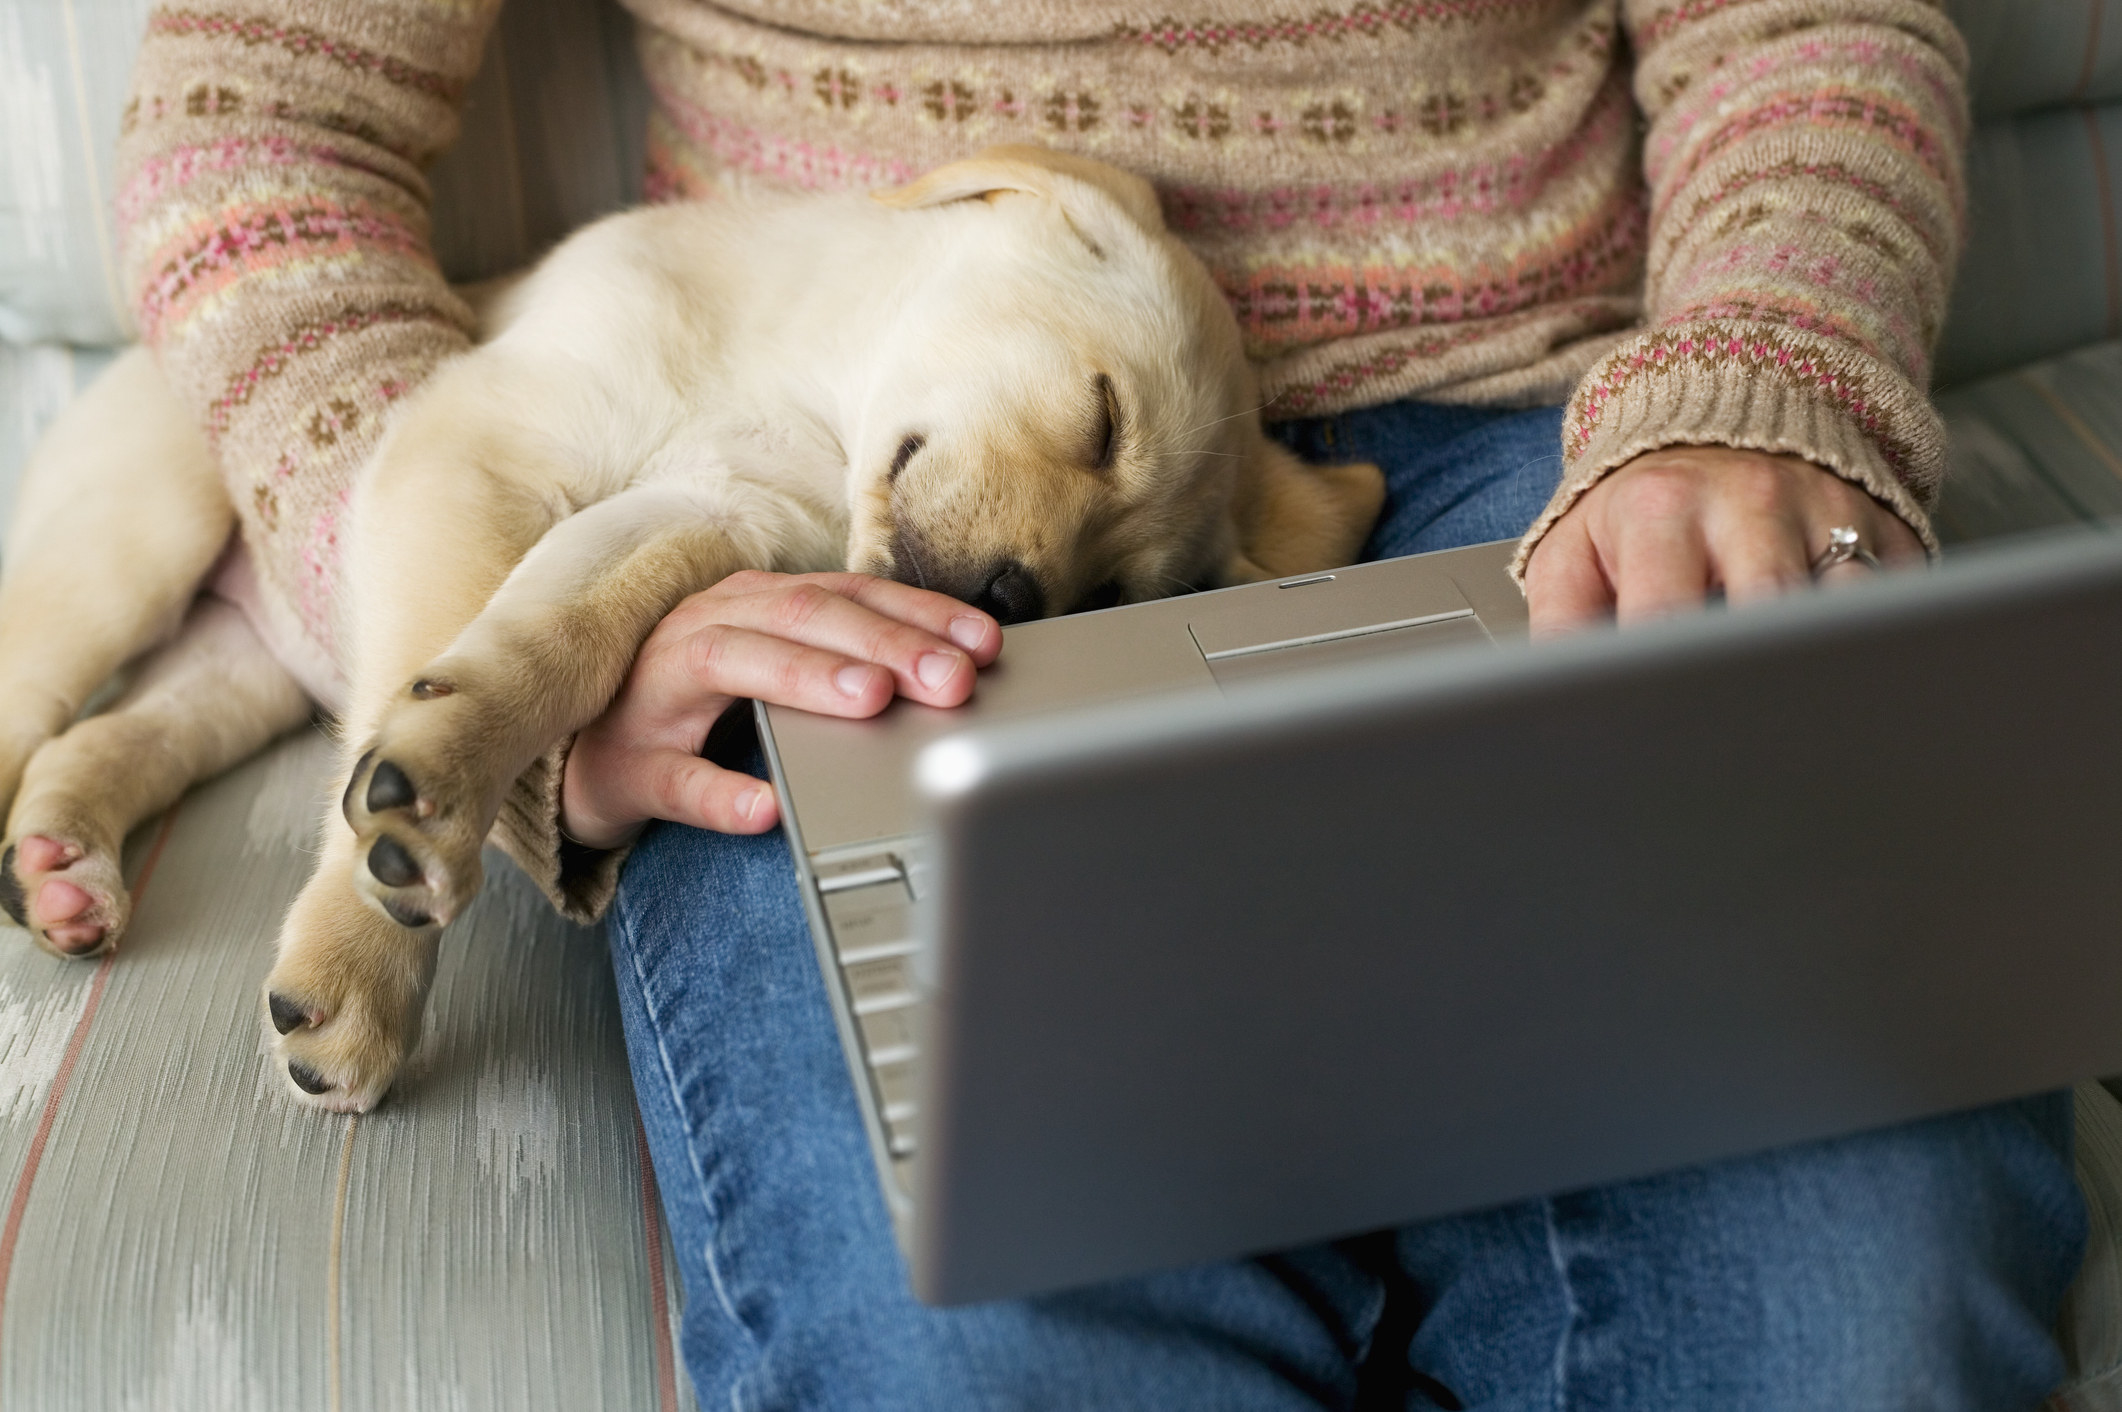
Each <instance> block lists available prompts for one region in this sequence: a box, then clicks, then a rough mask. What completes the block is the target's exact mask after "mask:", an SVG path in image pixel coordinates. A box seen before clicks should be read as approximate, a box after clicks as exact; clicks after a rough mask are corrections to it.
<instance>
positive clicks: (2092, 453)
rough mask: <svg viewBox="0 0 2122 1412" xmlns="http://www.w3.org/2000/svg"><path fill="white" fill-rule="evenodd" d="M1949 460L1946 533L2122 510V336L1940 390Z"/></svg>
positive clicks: (1941, 522)
mask: <svg viewBox="0 0 2122 1412" xmlns="http://www.w3.org/2000/svg"><path fill="white" fill-rule="evenodd" d="M1938 410H1939V411H1940V412H1941V413H1943V414H1944V417H1945V429H1946V436H1947V441H1948V456H1949V458H1950V468H1949V470H1948V472H1947V474H1946V477H1945V489H1944V492H1943V494H1942V496H1941V497H1940V499H1939V503H1938V510H1937V515H1936V522H1937V526H1938V533H1939V534H1940V535H1941V536H1942V537H1943V538H1945V539H1946V540H1948V541H1953V540H1958V541H1966V540H1973V539H1989V538H1994V537H1996V536H1998V535H2007V534H2019V533H2024V532H2026V531H2030V530H2040V529H2048V528H2052V527H2055V526H2060V525H2067V524H2079V523H2087V522H2091V521H2094V520H2101V519H2113V518H2116V517H2118V516H2122V342H2114V343H2100V344H2095V345H2093V346H2091V347H2088V348H2081V349H2079V350H2077V351H2076V352H2074V353H2068V354H2065V355H2064V356H2062V357H2060V358H2050V359H2046V360H2044V361H2042V362H2039V363H2032V364H2029V365H2028V366H2026V367H2023V368H2017V369H2014V370H2013V371H2011V372H2008V373H2002V374H1999V375H1997V376H1995V377H1990V378H1985V379H1983V380H1981V381H1980V382H1975V383H1970V384H1968V385H1967V386H1965V387H1961V388H1957V389H1955V390H1953V391H1951V392H1948V393H1945V394H1944V395H1942V396H1941V397H1939V398H1938Z"/></svg>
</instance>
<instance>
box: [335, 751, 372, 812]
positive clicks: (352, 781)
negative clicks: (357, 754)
mask: <svg viewBox="0 0 2122 1412" xmlns="http://www.w3.org/2000/svg"><path fill="white" fill-rule="evenodd" d="M375 758H376V752H375V751H373V750H370V751H365V752H363V754H362V756H361V758H360V759H358V760H356V761H354V772H353V773H352V774H351V775H348V776H347V778H346V793H345V794H343V795H341V796H339V812H340V813H342V814H344V815H345V816H346V821H347V822H348V823H350V824H352V823H353V822H354V791H355V790H356V789H358V788H360V786H361V776H362V775H363V774H365V773H367V771H368V762H369V761H371V760H373V759H375ZM354 826H355V827H356V828H359V827H360V825H358V824H355V825H354Z"/></svg>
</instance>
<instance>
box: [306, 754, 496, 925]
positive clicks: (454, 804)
mask: <svg viewBox="0 0 2122 1412" xmlns="http://www.w3.org/2000/svg"><path fill="white" fill-rule="evenodd" d="M419 724H425V723H424V722H422V723H419ZM422 734H428V733H427V732H420V731H391V730H389V729H388V726H386V730H385V732H384V733H383V734H382V735H380V736H379V737H378V738H377V740H376V742H375V744H373V745H371V746H370V747H369V749H368V750H367V751H366V752H364V753H363V755H362V756H361V759H360V761H359V762H358V763H356V764H355V766H354V772H353V776H352V778H351V779H349V780H348V781H347V785H346V798H345V799H344V801H343V802H342V808H343V809H344V812H345V814H346V822H347V823H348V825H350V826H351V827H352V828H353V831H354V837H355V839H356V840H357V841H358V842H357V847H356V850H355V857H356V861H355V863H354V886H355V887H356V888H357V889H358V890H359V891H360V893H361V895H362V896H364V897H366V898H367V899H368V900H369V902H370V903H371V904H372V905H374V906H375V907H377V908H379V909H380V910H381V911H382V912H383V914H384V915H385V916H387V917H389V918H390V919H391V920H392V921H394V922H396V923H397V924H398V925H399V926H401V927H413V928H420V927H429V926H441V925H442V924H443V923H445V922H447V921H449V920H450V919H451V918H452V917H454V916H456V915H457V914H458V913H459V912H462V911H463V910H464V909H465V907H466V906H468V905H470V903H471V900H472V898H473V897H475V896H476V895H477V894H478V892H479V884H480V883H481V882H482V881H483V880H484V878H485V869H484V867H483V866H482V865H481V863H480V861H479V849H480V845H481V844H482V843H484V842H485V839H486V830H487V826H488V824H489V823H490V819H489V818H488V813H489V807H490V806H488V804H487V802H486V793H487V791H486V790H485V789H484V788H483V787H481V785H480V784H479V783H477V782H474V781H473V780H471V779H469V778H466V776H467V774H468V766H469V763H470V762H468V761H463V760H456V761H451V760H450V755H449V753H448V752H446V751H441V750H435V749H432V748H423V746H424V744H425V743H424V742H423V741H422V740H421V739H420V738H419V737H420V736H421V735H422ZM444 762H448V763H444Z"/></svg>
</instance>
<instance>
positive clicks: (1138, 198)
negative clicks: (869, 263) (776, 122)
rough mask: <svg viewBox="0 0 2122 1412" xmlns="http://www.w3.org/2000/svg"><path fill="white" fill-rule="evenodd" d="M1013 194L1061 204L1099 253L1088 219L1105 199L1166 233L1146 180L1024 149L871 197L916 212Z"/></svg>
mask: <svg viewBox="0 0 2122 1412" xmlns="http://www.w3.org/2000/svg"><path fill="white" fill-rule="evenodd" d="M1008 191H1018V192H1023V193H1025V194H1026V195H1029V196H1044V197H1046V198H1047V199H1048V200H1050V201H1053V202H1055V203H1057V204H1058V205H1059V206H1060V207H1061V209H1062V211H1063V212H1064V213H1066V214H1067V215H1068V216H1069V218H1070V221H1071V223H1072V224H1074V225H1075V226H1076V229H1077V230H1078V231H1079V232H1082V233H1083V234H1084V237H1085V239H1087V240H1090V243H1091V247H1092V248H1093V249H1096V248H1097V241H1096V239H1095V238H1093V237H1092V236H1091V234H1090V232H1091V231H1093V230H1095V229H1096V228H1097V226H1098V224H1099V223H1098V222H1097V221H1096V220H1094V219H1085V218H1087V217H1089V216H1090V215H1091V212H1090V209H1089V203H1092V202H1095V201H1096V200H1097V198H1098V197H1100V196H1102V197H1104V198H1105V199H1106V200H1108V201H1110V202H1111V203H1112V204H1113V205H1115V206H1117V207H1119V208H1120V210H1121V211H1122V212H1123V213H1125V214H1126V216H1127V217H1128V219H1130V220H1132V221H1134V222H1135V224H1137V225H1139V226H1141V227H1142V228H1144V229H1145V230H1150V231H1161V230H1163V229H1164V213H1163V212H1162V211H1161V210H1159V209H1158V206H1157V193H1156V192H1154V191H1152V190H1150V185H1149V183H1148V182H1146V181H1144V180H1143V179H1142V178H1140V177H1138V176H1136V175H1134V174H1133V173H1131V172H1123V171H1121V170H1120V169H1119V168H1118V167H1110V166H1107V165H1106V164H1105V163H1103V162H1094V161H1092V160H1091V159H1090V158H1088V157H1077V156H1074V155H1072V154H1070V153H1067V152H1056V151H1053V150H1052V149H1051V148H1046V147H1032V146H1029V145H1025V144H1014V143H1013V144H1005V145H1002V146H996V147H985V148H982V149H981V150H980V152H979V153H978V154H976V155H974V156H971V157H968V158H966V159H965V160H964V161H962V162H952V163H950V164H949V165H947V166H941V167H938V168H936V169H935V170H934V171H932V172H930V173H928V175H926V176H923V177H920V178H918V179H916V180H915V181H913V182H911V183H909V184H908V185H906V186H896V187H892V188H891V189H889V190H887V191H877V192H872V193H871V195H872V196H874V197H875V198H876V199H877V200H879V201H882V202H883V203H884V204H885V205H887V206H897V207H900V208H901V209H903V210H916V209H919V208H920V207H923V206H940V205H943V204H944V203H945V202H947V201H969V200H972V199H973V198H975V197H990V196H995V195H998V194H1000V193H1002V192H1008Z"/></svg>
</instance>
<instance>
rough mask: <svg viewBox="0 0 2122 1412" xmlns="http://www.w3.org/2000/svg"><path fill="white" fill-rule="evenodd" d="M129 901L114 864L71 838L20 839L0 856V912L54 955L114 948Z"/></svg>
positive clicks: (29, 836) (31, 836)
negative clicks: (3, 912)
mask: <svg viewBox="0 0 2122 1412" xmlns="http://www.w3.org/2000/svg"><path fill="white" fill-rule="evenodd" d="M129 901H130V899H129V898H128V897H127V896H126V892H125V882H124V879H123V877H122V875H121V874H120V873H119V870H118V864H117V860H116V859H114V858H109V857H105V856H104V855H103V854H102V853H101V852H100V851H97V850H94V849H90V848H86V847H84V846H83V845H81V844H79V843H77V842H74V841H73V840H71V839H66V838H55V837H52V836H50V835H48V834H38V833H32V834H25V835H24V836H23V837H21V838H20V839H17V840H16V841H15V842H14V843H12V844H9V845H8V847H7V850H6V851H5V853H0V907H4V908H5V909H6V911H7V914H8V916H10V917H12V918H13V919H14V920H15V921H16V922H17V923H18V924H20V925H21V926H24V927H27V928H28V929H29V931H30V933H31V934H32V935H33V936H35V937H36V938H37V940H38V942H39V943H40V944H41V945H43V946H44V947H45V949H47V950H49V951H52V952H54V953H56V954H57V955H60V956H74V957H80V956H94V955H96V954H98V953H100V952H101V951H103V950H104V949H105V948H106V947H108V946H111V945H115V944H116V942H117V939H118V933H119V931H120V930H121V929H122V928H123V926H124V923H125V916H126V912H127V909H128V904H129Z"/></svg>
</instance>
